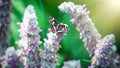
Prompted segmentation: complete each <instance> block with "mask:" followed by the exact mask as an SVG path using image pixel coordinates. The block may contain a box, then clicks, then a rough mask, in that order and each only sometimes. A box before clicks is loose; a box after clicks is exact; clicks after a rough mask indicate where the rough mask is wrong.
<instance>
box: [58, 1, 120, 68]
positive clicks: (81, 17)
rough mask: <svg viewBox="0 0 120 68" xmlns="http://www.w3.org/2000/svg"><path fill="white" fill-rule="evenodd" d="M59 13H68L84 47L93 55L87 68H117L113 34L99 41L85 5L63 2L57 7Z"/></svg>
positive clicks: (118, 61) (119, 61) (117, 62)
mask: <svg viewBox="0 0 120 68" xmlns="http://www.w3.org/2000/svg"><path fill="white" fill-rule="evenodd" d="M58 8H59V9H60V10H61V11H63V12H66V13H69V14H70V16H71V18H72V19H71V22H72V23H73V24H75V25H76V28H77V30H78V31H79V32H80V38H82V39H83V42H84V44H85V47H86V48H87V50H88V51H89V53H90V54H92V55H94V56H93V58H92V60H91V66H89V68H119V67H120V65H119V64H120V60H119V59H118V58H116V53H115V52H116V47H115V46H114V45H113V44H114V42H115V37H114V35H113V34H110V35H107V36H105V37H104V38H103V39H101V35H100V34H99V33H98V31H97V29H96V28H95V26H94V24H93V22H92V20H91V19H90V18H89V11H88V12H87V11H86V8H85V5H83V6H81V5H74V4H73V3H72V2H64V3H62V4H61V5H60V6H59V7H58Z"/></svg>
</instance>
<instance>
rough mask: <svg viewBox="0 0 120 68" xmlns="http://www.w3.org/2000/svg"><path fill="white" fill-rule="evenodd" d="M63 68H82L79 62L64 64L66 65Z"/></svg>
mask: <svg viewBox="0 0 120 68" xmlns="http://www.w3.org/2000/svg"><path fill="white" fill-rule="evenodd" d="M62 68H81V64H80V61H79V60H71V61H67V62H64V65H63V67H62Z"/></svg>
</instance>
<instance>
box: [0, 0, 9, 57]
mask: <svg viewBox="0 0 120 68" xmlns="http://www.w3.org/2000/svg"><path fill="white" fill-rule="evenodd" d="M10 13H11V0H0V57H2V56H3V55H4V54H5V50H6V45H8V44H9V32H10V30H9V29H10Z"/></svg>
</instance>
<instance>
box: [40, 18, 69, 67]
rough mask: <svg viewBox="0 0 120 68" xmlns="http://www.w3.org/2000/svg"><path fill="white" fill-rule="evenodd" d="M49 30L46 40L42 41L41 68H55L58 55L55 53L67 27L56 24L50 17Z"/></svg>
mask: <svg viewBox="0 0 120 68" xmlns="http://www.w3.org/2000/svg"><path fill="white" fill-rule="evenodd" d="M49 22H50V24H51V28H50V29H49V32H48V34H47V37H48V39H44V48H45V49H44V50H43V51H42V53H41V55H42V57H41V68H56V65H58V61H57V59H58V58H59V55H58V53H57V51H58V50H59V48H60V47H61V46H60V45H59V43H60V41H61V39H62V38H63V36H64V35H65V34H66V33H67V31H68V26H67V25H66V24H63V23H58V22H57V21H56V20H55V18H53V17H50V20H49Z"/></svg>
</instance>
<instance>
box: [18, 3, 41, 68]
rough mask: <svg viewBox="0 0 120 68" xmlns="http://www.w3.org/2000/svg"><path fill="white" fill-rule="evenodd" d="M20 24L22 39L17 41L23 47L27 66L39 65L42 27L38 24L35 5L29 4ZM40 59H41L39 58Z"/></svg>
mask: <svg viewBox="0 0 120 68" xmlns="http://www.w3.org/2000/svg"><path fill="white" fill-rule="evenodd" d="M18 24H19V25H20V29H19V32H20V38H21V39H20V40H19V41H18V42H17V43H18V45H19V46H20V48H21V49H22V54H23V55H24V56H23V60H24V65H25V67H28V68H29V67H30V68H32V67H39V66H40V65H39V63H40V49H39V45H40V44H41V43H42V42H41V41H40V36H39V33H40V32H41V30H40V28H39V27H38V26H37V25H38V22H37V17H36V14H35V10H34V7H33V6H32V5H29V6H28V7H27V8H26V9H25V13H24V17H23V21H22V22H21V23H18ZM38 59H39V60H38Z"/></svg>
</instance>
